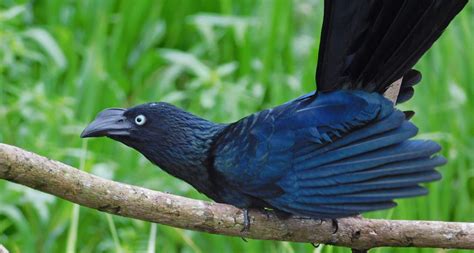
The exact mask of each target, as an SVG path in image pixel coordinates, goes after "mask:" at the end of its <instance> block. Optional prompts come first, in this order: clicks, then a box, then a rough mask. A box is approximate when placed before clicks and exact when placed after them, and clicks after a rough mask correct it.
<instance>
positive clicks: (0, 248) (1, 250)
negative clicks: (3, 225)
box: [0, 244, 8, 253]
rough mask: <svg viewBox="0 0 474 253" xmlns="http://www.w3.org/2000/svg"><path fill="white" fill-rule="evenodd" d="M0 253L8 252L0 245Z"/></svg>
mask: <svg viewBox="0 0 474 253" xmlns="http://www.w3.org/2000/svg"><path fill="white" fill-rule="evenodd" d="M0 253H8V250H7V249H6V248H5V247H3V245H1V244H0Z"/></svg>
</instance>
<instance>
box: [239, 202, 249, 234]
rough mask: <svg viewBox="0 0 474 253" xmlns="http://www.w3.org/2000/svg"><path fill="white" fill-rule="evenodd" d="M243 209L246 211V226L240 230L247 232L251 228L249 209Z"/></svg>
mask: <svg viewBox="0 0 474 253" xmlns="http://www.w3.org/2000/svg"><path fill="white" fill-rule="evenodd" d="M243 211H244V227H243V228H242V230H240V232H242V233H246V232H249V230H250V216H249V209H247V208H244V209H243Z"/></svg>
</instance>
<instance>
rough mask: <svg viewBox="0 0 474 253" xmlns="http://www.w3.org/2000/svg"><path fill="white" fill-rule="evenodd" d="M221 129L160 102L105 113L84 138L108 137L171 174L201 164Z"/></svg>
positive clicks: (91, 125)
mask: <svg viewBox="0 0 474 253" xmlns="http://www.w3.org/2000/svg"><path fill="white" fill-rule="evenodd" d="M220 129H222V125H221V124H215V123H212V122H210V121H207V120H204V119H202V118H199V117H197V116H195V115H193V114H191V113H188V112H186V111H184V110H181V109H179V108H177V107H175V106H173V105H170V104H167V103H163V102H158V103H146V104H142V105H138V106H135V107H131V108H128V109H122V108H110V109H106V110H103V111H102V112H100V113H99V114H98V115H97V117H96V118H95V119H94V120H93V121H92V122H91V123H90V124H89V125H88V126H87V127H86V128H85V129H84V131H83V132H82V134H81V137H82V138H88V137H109V138H111V139H114V140H116V141H119V142H122V143H124V144H125V145H127V146H130V147H132V148H134V149H136V150H138V151H139V152H140V153H142V154H143V155H145V156H146V157H147V158H148V159H149V160H150V161H152V162H153V163H155V164H157V165H159V166H160V167H162V168H163V169H165V170H167V171H170V170H177V169H180V168H184V167H191V166H197V165H198V163H201V162H202V161H203V160H204V159H205V157H206V154H207V149H208V148H209V147H210V145H211V143H212V140H213V137H214V136H215V135H216V133H217V132H219V131H220ZM171 173H172V174H177V173H178V172H171Z"/></svg>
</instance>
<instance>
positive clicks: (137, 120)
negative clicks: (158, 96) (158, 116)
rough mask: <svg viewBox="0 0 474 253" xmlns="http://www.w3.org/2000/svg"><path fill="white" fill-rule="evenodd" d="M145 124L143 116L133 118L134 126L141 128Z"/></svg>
mask: <svg viewBox="0 0 474 253" xmlns="http://www.w3.org/2000/svg"><path fill="white" fill-rule="evenodd" d="M145 122H146V117H145V116H144V115H143V114H140V115H138V116H136V117H135V124H137V125H139V126H143V125H144V124H145Z"/></svg>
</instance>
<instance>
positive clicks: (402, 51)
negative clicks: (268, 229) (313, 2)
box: [81, 0, 468, 228]
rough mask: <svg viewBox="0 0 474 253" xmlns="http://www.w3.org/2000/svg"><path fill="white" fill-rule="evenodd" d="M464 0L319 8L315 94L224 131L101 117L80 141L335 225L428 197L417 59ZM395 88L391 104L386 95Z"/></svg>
mask: <svg viewBox="0 0 474 253" xmlns="http://www.w3.org/2000/svg"><path fill="white" fill-rule="evenodd" d="M467 2H468V0H417V1H411V0H358V1H354V0H325V1H324V17H323V25H322V32H321V38H320V47H319V54H318V61H317V67H316V75H315V83H316V89H315V91H312V92H310V93H308V94H305V95H302V96H300V97H298V98H296V99H293V100H291V101H289V102H286V103H284V104H282V105H279V106H276V107H273V108H269V109H265V110H262V111H259V112H256V113H254V114H251V115H249V116H247V117H244V118H242V119H240V120H238V121H236V122H232V123H215V122H211V121H209V120H206V119H203V118H201V117H199V116H197V115H193V114H191V113H189V112H187V111H185V110H183V109H180V108H178V107H176V106H174V105H171V104H168V103H165V102H151V103H145V104H141V105H137V106H133V107H130V108H110V109H105V110H103V111H102V112H100V113H99V114H98V115H97V117H96V118H95V119H94V120H93V121H92V122H91V123H90V124H89V125H88V126H87V127H86V128H85V129H84V131H83V132H82V134H81V137H82V138H87V137H108V138H111V139H113V140H116V141H118V142H121V143H123V144H125V145H127V146H129V147H131V148H133V149H135V150H137V151H138V152H140V153H141V154H143V155H144V156H145V157H146V158H147V159H148V160H149V161H151V162H152V163H153V164H155V165H157V166H158V167H160V168H161V169H163V170H164V171H166V172H167V173H169V174H171V175H172V176H174V177H177V178H179V179H181V180H184V181H185V182H187V183H189V184H190V185H192V186H193V187H194V188H195V189H196V190H198V191H199V192H201V193H203V194H204V195H206V196H207V197H209V198H210V199H212V200H214V201H216V202H219V203H226V204H230V205H233V206H236V207H238V208H241V209H242V210H244V217H245V222H244V224H245V228H248V225H249V224H250V220H249V217H248V210H249V209H260V210H267V209H271V210H274V211H275V212H278V213H280V214H282V216H285V215H290V216H291V215H293V216H304V217H310V218H315V219H332V220H335V219H338V218H343V217H350V216H357V215H359V214H362V213H365V212H369V211H376V210H382V209H389V208H392V207H395V206H396V202H395V199H400V198H408V197H415V196H421V195H426V194H427V193H428V191H427V189H426V188H425V187H423V186H422V185H420V184H422V183H428V182H433V181H437V180H440V179H441V174H440V173H439V172H438V171H437V170H436V168H437V167H439V166H442V165H444V164H445V163H446V159H445V158H444V157H442V156H441V155H439V154H438V153H439V151H440V149H441V147H440V145H439V144H437V143H436V142H434V141H431V140H418V139H413V138H412V137H414V136H415V135H416V134H417V132H418V128H417V127H416V126H415V125H414V124H413V123H412V122H410V118H411V117H412V116H413V114H414V113H413V112H412V111H401V110H399V109H397V107H396V105H397V104H399V103H402V102H405V101H407V100H409V99H410V98H411V97H412V96H413V94H414V88H413V86H414V85H415V84H417V83H419V82H420V80H421V73H420V72H419V71H417V70H415V69H413V67H414V65H415V64H416V63H417V61H418V60H419V59H420V58H421V57H422V56H423V55H424V54H425V52H426V51H427V50H428V49H429V48H430V47H431V46H432V45H433V43H434V42H435V41H436V40H437V39H438V38H439V37H440V36H441V34H442V33H443V31H444V30H445V29H446V28H447V26H448V25H449V23H450V22H451V21H452V20H453V19H454V18H455V16H456V15H457V14H458V13H459V12H460V11H461V10H462V9H463V8H464V7H465V5H466V4H467ZM397 81H399V82H401V85H400V91H399V95H398V98H397V100H396V101H390V100H389V99H387V98H386V97H384V95H383V94H384V93H385V92H386V91H387V89H388V88H389V87H390V86H391V85H392V84H393V83H395V82H397Z"/></svg>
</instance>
